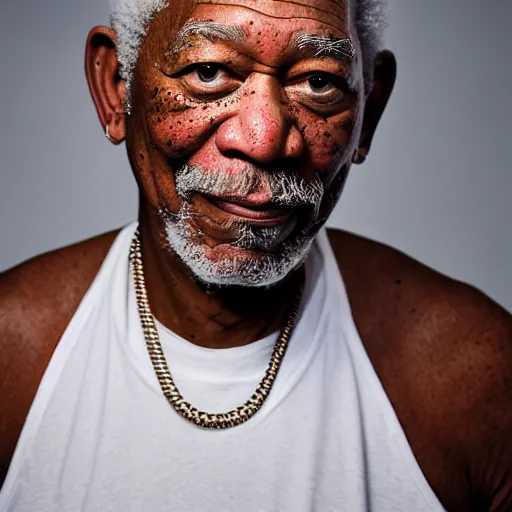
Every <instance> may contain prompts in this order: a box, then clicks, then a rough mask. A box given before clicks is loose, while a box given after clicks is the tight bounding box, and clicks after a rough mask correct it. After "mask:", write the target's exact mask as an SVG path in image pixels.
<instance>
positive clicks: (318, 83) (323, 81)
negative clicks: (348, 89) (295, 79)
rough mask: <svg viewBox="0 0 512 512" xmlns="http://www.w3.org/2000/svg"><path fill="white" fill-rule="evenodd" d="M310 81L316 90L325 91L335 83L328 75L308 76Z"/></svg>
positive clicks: (310, 84)
mask: <svg viewBox="0 0 512 512" xmlns="http://www.w3.org/2000/svg"><path fill="white" fill-rule="evenodd" d="M308 83H309V86H310V87H311V89H313V90H314V91H315V92H325V91H326V90H329V89H330V88H331V87H332V86H333V85H334V84H333V83H332V81H331V80H330V78H329V77H328V76H327V75H312V76H310V77H309V78H308Z"/></svg>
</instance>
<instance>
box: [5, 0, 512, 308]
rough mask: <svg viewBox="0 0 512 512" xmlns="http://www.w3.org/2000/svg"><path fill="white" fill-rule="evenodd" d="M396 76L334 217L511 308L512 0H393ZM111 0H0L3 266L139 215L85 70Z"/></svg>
mask: <svg viewBox="0 0 512 512" xmlns="http://www.w3.org/2000/svg"><path fill="white" fill-rule="evenodd" d="M390 3H391V11H390V15H389V21H390V28H389V30H388V33H387V39H386V41H387V46H388V47H389V48H391V49H392V50H394V51H395V53H396V54H397V58H398V62H399V77H398V82H397V86H396V89H395V92H394V95H393V97H392V101H391V104H390V105H389V108H388V110H387V111H386V113H385V116H384V118H383V121H382V123H381V126H380V129H379V132H378V134H377V137H376V140H375V144H374V147H373V151H372V153H371V154H370V157H369V160H368V162H367V163H366V164H365V165H364V166H362V167H355V168H354V169H353V173H352V176H351V177H350V179H349V182H348V185H347V188H346V190H345V193H344V196H343V197H342V200H341V202H340V204H339V205H338V207H337V209H336V211H335V212H334V213H333V215H332V217H331V219H330V224H331V225H333V226H337V227H343V228H345V229H349V230H352V231H355V232H358V233H362V234H364V235H366V236H369V237H371V238H374V239H377V240H381V241H384V242H386V243H388V244H390V245H393V246H395V247H398V248H400V249H401V250H403V251H405V252H407V253H409V254H410V255H412V256H414V257H415V258H417V259H420V260H422V261H423V262H425V263H427V264H428V265H430V266H432V267H435V268H437V269H439V270H440V271H442V272H444V273H447V274H450V275H452V276H454V277H456V278H458V279H461V280H464V281H467V282H470V283H472V284H474V285H476V286H477V287H479V288H481V289H482V290H484V291H485V292H486V293H487V294H488V295H490V296H491V297H493V298H494V299H495V300H497V301H498V302H499V303H501V304H502V305H504V306H505V307H506V308H507V309H509V310H512V272H511V270H512V259H511V250H512V238H511V232H510V224H511V221H512V204H511V202H510V201H509V195H510V192H511V190H512V174H511V172H510V169H509V168H510V164H511V162H512V158H511V156H510V148H511V145H512V136H511V135H512V131H511V124H510V119H511V118H512V102H511V100H510V96H511V91H512V85H511V83H512V72H511V70H510V69H511V66H510V59H509V53H510V50H511V48H512V38H511V36H510V20H511V19H512V2H511V1H510V0H485V2H484V1H482V0H423V1H419V0H416V1H414V0H391V2H390ZM106 20H107V0H80V1H79V0H44V1H42V0H2V7H1V15H0V29H1V30H0V37H1V48H2V50H1V55H0V58H1V61H0V66H1V67H0V70H1V77H0V80H1V82H0V84H1V89H0V90H1V95H0V102H1V103H0V105H1V121H0V126H1V130H2V132H1V137H0V150H1V153H0V154H1V164H0V165H1V173H2V174H1V182H0V216H1V218H2V223H1V227H0V247H1V250H0V269H6V268H7V267H10V266H11V265H14V264H15V263H17V262H19V261H21V260H23V259H26V258H28V257H30V256H33V255H35V254H37V253H40V252H42V251H46V250H49V249H52V248H55V247H58V246H62V245H65V244H68V243H71V242H74V241H77V240H79V239H83V238H86V237H89V236H91V235H94V234H97V233H100V232H103V231H106V230H109V229H112V228H114V227H117V226H120V225H122V224H124V223H126V222H128V221H130V220H132V219H133V218H135V215H136V208H137V197H136V189H135V183H134V180H133V178H132V176H131V171H130V169H129V167H128V162H127V159H126V156H125V150H124V147H119V148H115V147H113V146H111V145H110V144H108V143H107V141H106V139H105V138H104V136H103V134H102V131H101V129H100V127H99V123H98V121H97V119H96V114H95V112H94V110H93V106H92V102H91V101H90V100H89V98H88V91H87V88H86V84H85V80H84V74H83V52H84V42H85V38H86V35H87V32H88V30H89V28H91V27H92V26H93V25H95V24H104V23H105V22H106Z"/></svg>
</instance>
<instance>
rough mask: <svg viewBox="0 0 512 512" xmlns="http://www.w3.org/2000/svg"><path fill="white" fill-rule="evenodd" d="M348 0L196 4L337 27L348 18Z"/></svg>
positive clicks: (201, 1) (250, 0) (204, 0)
mask: <svg viewBox="0 0 512 512" xmlns="http://www.w3.org/2000/svg"><path fill="white" fill-rule="evenodd" d="M349 3H350V0H198V1H197V3H196V5H198V6H199V5H201V4H202V5H203V6H206V5H209V6H212V7H214V6H219V7H220V6H231V7H237V6H238V7H240V9H241V10H250V11H253V12H254V13H255V14H263V15H266V16H268V17H269V18H273V19H275V20H287V19H303V20H311V21H318V22H320V23H325V24H328V25H333V26H334V27H336V28H339V27H340V25H342V26H343V25H344V24H345V23H346V20H347V18H348V4H349Z"/></svg>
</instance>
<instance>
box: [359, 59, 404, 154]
mask: <svg viewBox="0 0 512 512" xmlns="http://www.w3.org/2000/svg"><path fill="white" fill-rule="evenodd" d="M395 79H396V59H395V56H394V55H393V53H392V52H390V51H389V50H384V51H382V52H380V53H379V54H378V55H377V57H376V58H375V68H374V76H373V86H372V90H371V91H370V93H369V94H368V96H367V98H366V104H365V110H364V117H363V127H362V130H361V136H360V138H359V146H358V149H357V150H356V151H355V153H354V157H353V159H352V161H353V163H355V164H359V163H362V162H363V161H364V159H365V158H366V156H367V155H368V153H369V151H370V147H371V144H372V140H373V135H374V133H375V130H376V128H377V125H378V124H379V121H380V118H381V117H382V113H383V112H384V109H385V108H386V105H387V103H388V100H389V97H390V96H391V92H392V91H393V87H394V85H395Z"/></svg>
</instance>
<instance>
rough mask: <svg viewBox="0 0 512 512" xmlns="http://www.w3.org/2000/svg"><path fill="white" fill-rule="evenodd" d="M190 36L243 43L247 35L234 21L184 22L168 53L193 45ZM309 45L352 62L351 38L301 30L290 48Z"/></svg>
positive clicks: (320, 52)
mask: <svg viewBox="0 0 512 512" xmlns="http://www.w3.org/2000/svg"><path fill="white" fill-rule="evenodd" d="M193 38H202V39H206V40H208V41H212V42H216V41H224V42H228V43H235V44H236V43H238V44H240V43H243V42H245V41H246V39H247V37H246V34H245V32H244V31H243V30H242V28H240V27H237V26H234V25H224V24H222V23H216V22H213V21H195V22H191V23H187V24H186V25H184V26H183V27H182V28H181V29H180V30H179V31H178V33H177V34H176V36H175V37H174V39H173V42H172V45H171V49H170V51H171V53H172V54H173V55H174V56H178V55H179V54H180V53H181V52H182V51H184V50H186V49H187V48H190V47H192V46H194V41H193ZM294 48H296V49H298V50H306V49H312V50H313V51H314V52H315V57H332V58H334V59H336V60H339V61H341V62H343V63H346V62H351V61H353V60H354V58H355V56H356V51H355V48H354V45H353V43H352V40H351V39H348V38H341V37H332V36H320V35H318V34H314V33H306V32H300V33H298V34H296V36H295V37H294V39H293V41H292V44H291V48H290V49H292V50H293V49H294Z"/></svg>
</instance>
